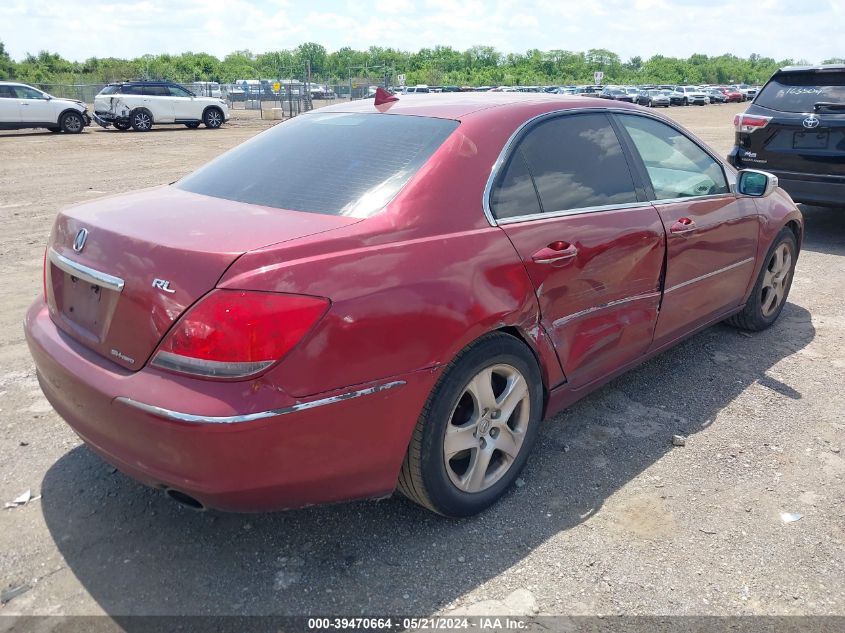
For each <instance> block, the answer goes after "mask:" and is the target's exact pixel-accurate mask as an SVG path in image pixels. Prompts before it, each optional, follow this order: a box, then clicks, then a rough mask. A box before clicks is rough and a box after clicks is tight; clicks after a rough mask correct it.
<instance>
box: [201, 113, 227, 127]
mask: <svg viewBox="0 0 845 633" xmlns="http://www.w3.org/2000/svg"><path fill="white" fill-rule="evenodd" d="M202 122H203V123H205V127H207V128H211V129H216V128H219V127H220V126H221V125H223V112H222V111H221V110H219V109H218V108H208V109H207V110H206V111H205V112H203V115H202Z"/></svg>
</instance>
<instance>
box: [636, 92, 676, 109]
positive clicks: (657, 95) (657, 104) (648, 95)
mask: <svg viewBox="0 0 845 633" xmlns="http://www.w3.org/2000/svg"><path fill="white" fill-rule="evenodd" d="M669 95H670V92H669V91H668V90H657V89H656V88H652V89H649V90H640V92H639V94H638V95H637V104H638V105H644V106H647V107H649V108H668V107H669V105H670V104H671V101H670V99H669Z"/></svg>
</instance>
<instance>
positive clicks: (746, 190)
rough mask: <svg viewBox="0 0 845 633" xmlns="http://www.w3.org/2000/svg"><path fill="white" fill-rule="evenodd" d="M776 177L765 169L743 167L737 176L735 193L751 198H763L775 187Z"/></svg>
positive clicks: (776, 184)
mask: <svg viewBox="0 0 845 633" xmlns="http://www.w3.org/2000/svg"><path fill="white" fill-rule="evenodd" d="M777 186H778V177H777V176H775V175H773V174H770V173H768V172H765V171H758V170H756V169H743V170H741V171H740V172H739V176H738V178H737V185H736V190H737V193H739V194H740V195H743V196H751V197H752V198H765V197H766V196H769V195H771V194H772V192H773V191H774V190H775V189H777Z"/></svg>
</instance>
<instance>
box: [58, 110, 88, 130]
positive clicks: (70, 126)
mask: <svg viewBox="0 0 845 633" xmlns="http://www.w3.org/2000/svg"><path fill="white" fill-rule="evenodd" d="M84 127H85V121H83V120H82V115H81V114H78V113H76V112H66V113H65V114H64V116H63V117H62V121H61V128H62V131H63V132H66V133H67V134H79V133H80V132H81V131H82V130H83V128H84Z"/></svg>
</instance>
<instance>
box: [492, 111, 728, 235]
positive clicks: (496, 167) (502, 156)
mask: <svg viewBox="0 0 845 633" xmlns="http://www.w3.org/2000/svg"><path fill="white" fill-rule="evenodd" d="M593 112H603V113H605V114H609V115H616V114H627V115H631V116H640V117H644V118H647V119H653V120H655V121H658V122H660V123H663V124H665V125H668V126H669V127H670V128H672V129H674V130H675V131H676V132H678V133H679V134H683V135H684V137H685V138H687V139H689V140H690V142H692V143H694V144H695V146H696V147H698V148H699V149H700V150H701V151H703V152H704V153H705V154H707V155H708V156H710V158H712V159H713V160H715V161H716V163H717V164H718V165H719V166H720V167H721V168H722V174H723V175H724V177H725V180H726V181H727V184H728V187H729V189H731V191H729V192H726V193H718V194H709V195H705V196H690V197H686V198H674V199H671V200H658V199H656V198H655V199H653V200H649V201H646V202H637V203H634V204H629V205H624V204H623V205H619V204H616V205H604V206H597V207H581V208H575V209H566V210H564V211H552V212H549V213H540V214H537V213H534V214H531V215H520V216H515V217H512V218H502V219H498V220H497V219H496V217H495V216H494V215H493V210H492V209H491V207H490V197H491V195H492V193H493V185H494V183H495V182H496V178H498V176H499V172H500V171H501V169H502V166H503V165H504V164H505V162H507V160H508V159H509V158H510V154H511V150H512V149H513V147H514V145H515V144H516V141H517V138H518V137H519V136H520V135H521V134H522V132H523V131H525V129H526V128H528V127H529V126H531V125H533V124H534V123H536V122H538V121H541V120H542V119H547V118H553V117H557V116H566V115H568V114H583V113H593ZM699 141H700V140H699V139H698V137H696V136H692V137H690V134H689V133H688V132H687V131H685V130H683V129H681V128H680V127H679V126H678V125H677V124H676V123H675V122H674V121H671V120H667V119H664V118H662V117H660V116H657V115H656V114H655V113H652V112H641V111H640V110H635V109H631V108H613V107H596V106H591V107H588V108H578V107H575V108H562V109H558V110H551V111H549V112H543V113H542V114H538V115H536V116H534V117H531V118H530V119H528V120H527V121H524V122H523V123H521V124H520V126H519V127H517V128H516V130H514V132H513V134H511V135H510V137H509V138H508V140H507V142H506V143H505V145H504V147H502V151H501V152H499V156H498V157H497V158H496V161H495V162H494V163H493V166H492V167H491V169H490V176H488V178H487V183H486V184H485V186H484V194H483V198H482V206H483V208H484V216H485V217H486V218H487V221H488V222H489V223H490V226H498V225H500V224H513V223H515V222H526V221H531V220H539V219H542V218H554V217H561V216H564V215H577V214H580V213H592V212H594V211H606V210H609V209H620V210H621V209H635V208H640V207H646V206H648V205H650V204H672V203H677V202H691V201H692V202H695V201H697V200H706V199H716V198H723V197H734V198H735V197H736V193H735V192H734V191H733V189H734V188H735V186H736V175H735V174H731V175H732V176H733V178H731V177H730V175H729V171H728V170H727V169H726V164H725V161H723V160H722V159H721V158H720V157H719V156H717V155H716V154H715V153H714V152H713V151H712V150H710V148H709V147H706V146H703V145H702V143H701V142H699ZM620 143H621V140H620ZM635 158H638V157H635ZM638 160H640V161H641V160H642V158H638Z"/></svg>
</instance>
